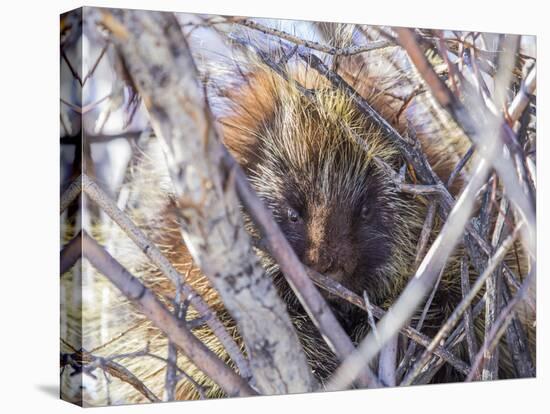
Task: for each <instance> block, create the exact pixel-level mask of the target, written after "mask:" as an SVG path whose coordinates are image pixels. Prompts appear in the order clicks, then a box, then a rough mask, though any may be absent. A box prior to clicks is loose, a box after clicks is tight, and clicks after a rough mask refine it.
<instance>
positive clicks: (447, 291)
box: [100, 58, 512, 402]
mask: <svg viewBox="0 0 550 414" xmlns="http://www.w3.org/2000/svg"><path fill="white" fill-rule="evenodd" d="M338 70H339V72H340V74H341V75H342V76H343V78H344V79H346V80H347V81H348V82H349V83H350V84H352V85H353V86H354V87H355V89H356V90H357V91H358V93H360V94H361V95H362V97H363V98H365V99H366V100H367V101H368V102H369V104H370V105H371V106H372V107H373V108H374V109H375V110H377V111H378V112H379V113H380V114H381V115H382V116H383V117H384V118H385V119H386V120H387V121H388V122H390V123H391V124H392V126H393V127H394V128H396V129H397V130H398V132H400V133H401V134H402V135H403V136H405V137H409V138H410V139H416V140H419V142H420V145H422V147H423V150H424V152H425V153H426V154H427V156H428V158H429V161H430V164H431V165H432V166H433V169H434V171H435V172H436V173H437V174H438V175H439V176H440V177H441V179H442V180H443V181H444V182H445V181H446V180H447V178H448V177H449V174H450V173H451V171H452V169H453V168H454V166H455V165H456V163H457V162H458V160H459V159H460V154H461V151H462V150H463V149H464V146H463V145H462V143H463V141H461V139H462V138H461V136H460V134H459V133H458V132H457V131H456V130H454V129H453V128H447V127H446V126H445V122H443V121H442V120H441V119H440V118H438V116H441V115H440V114H434V113H433V112H430V111H431V107H430V105H429V104H428V103H426V102H422V101H420V100H419V102H418V103H415V102H414V100H413V102H412V103H409V105H408V107H407V109H406V110H402V106H403V100H400V99H397V98H396V93H397V92H396V91H398V90H400V88H402V84H401V82H402V79H400V77H399V76H397V77H396V76H395V74H396V72H395V71H387V72H385V71H384V70H382V71H381V70H379V69H373V70H371V69H369V68H368V67H367V68H365V65H364V64H361V65H359V64H358V62H357V61H356V60H354V59H351V58H350V59H349V60H348V61H347V62H346V61H345V60H344V61H342V62H340V67H339V69H338ZM242 76H243V77H244V78H245V79H246V82H242V83H241V84H240V86H239V87H238V88H235V89H234V90H232V91H231V92H229V93H228V94H227V98H228V99H229V101H230V111H229V112H228V113H227V114H226V115H225V116H223V117H222V118H220V120H219V123H220V128H221V130H222V131H223V136H224V144H225V145H226V146H227V148H228V149H229V151H230V152H231V153H232V155H233V156H234V157H235V158H236V159H237V161H238V162H239V164H240V165H241V167H242V168H243V169H244V171H245V173H246V175H247V177H248V178H249V181H250V183H251V184H252V186H253V187H254V189H255V190H256V191H257V193H258V195H259V196H260V197H261V198H262V199H263V201H264V202H265V204H266V206H267V207H268V208H269V209H270V210H271V211H272V213H273V216H274V218H275V219H276V221H277V222H278V224H279V226H280V227H281V229H282V230H283V232H284V234H285V235H286V237H287V239H288V241H289V243H290V244H291V246H292V247H293V249H294V251H295V252H296V254H297V255H298V257H299V258H300V259H301V260H302V262H303V263H304V264H306V265H307V266H309V267H311V268H312V269H314V270H316V271H318V272H319V273H322V274H324V275H326V276H329V277H331V278H333V279H335V280H337V281H338V282H339V283H341V284H342V285H344V286H345V287H347V288H348V289H350V290H352V291H353V292H355V293H357V294H359V295H362V294H363V292H366V293H367V295H368V297H369V299H370V300H371V302H373V303H375V304H377V305H379V306H381V307H383V308H387V307H388V306H389V305H390V304H391V303H392V302H393V301H394V300H395V299H396V298H397V297H398V296H399V294H400V293H401V291H402V289H403V287H404V286H405V284H406V283H407V282H408V280H409V278H410V277H411V275H413V274H414V271H415V253H416V248H417V241H418V238H419V234H420V231H421V228H422V224H423V221H424V218H425V215H426V209H427V201H426V199H425V198H423V197H419V196H412V195H409V194H405V193H403V192H399V191H398V190H397V188H396V186H395V185H394V183H393V181H392V179H391V177H389V176H388V174H387V172H385V171H384V170H383V169H382V167H381V166H380V164H379V163H378V162H377V161H376V160H381V161H383V162H384V163H386V164H387V165H390V166H391V167H392V168H393V170H394V171H399V170H402V169H403V168H402V167H403V166H404V165H406V163H405V161H404V159H403V157H402V156H401V154H400V152H399V150H398V149H397V147H396V146H395V145H394V144H393V143H392V142H391V140H390V139H389V138H388V137H387V136H385V135H384V133H383V132H382V130H381V129H380V128H379V127H378V126H377V125H376V124H375V123H373V122H372V121H371V120H369V119H368V118H367V117H365V116H364V114H362V113H361V112H360V111H359V109H358V108H357V107H356V104H355V103H354V102H353V100H352V99H351V98H350V97H349V96H347V95H346V94H345V93H344V92H343V91H341V90H338V89H335V88H334V87H333V86H331V85H330V84H329V83H328V82H327V81H326V80H325V79H324V78H322V77H321V76H320V75H318V74H316V73H315V72H314V71H312V70H311V69H309V70H306V69H305V67H304V66H297V67H294V68H292V69H290V68H289V70H288V72H287V73H286V75H285V76H281V74H277V73H275V72H274V71H272V70H271V69H269V68H268V67H266V66H264V65H263V64H261V63H259V62H255V63H252V64H251V65H250V67H249V68H248V71H247V72H246V73H244V74H242ZM304 92H306V93H304ZM152 151H153V152H155V151H158V148H157V149H153V150H152ZM156 160H157V158H155V157H154V156H152V155H151V154H147V155H146V156H144V157H143V160H142V161H143V162H142V165H141V166H140V168H139V171H138V173H137V174H136V175H135V176H134V177H133V178H132V180H133V186H135V187H140V186H141V187H143V188H148V189H151V188H155V189H156V190H155V191H154V192H150V193H148V194H147V191H142V192H140V193H139V195H138V196H137V197H136V199H135V200H130V202H129V204H130V205H131V207H130V208H129V209H128V210H129V213H130V214H131V215H132V218H133V219H134V220H135V221H136V222H137V223H138V224H139V225H140V227H142V229H144V230H145V231H146V233H147V234H148V235H149V236H150V237H151V238H152V239H153V240H154V241H155V243H156V244H157V245H158V246H159V247H160V248H161V250H162V251H163V252H164V253H165V255H166V256H167V257H168V259H169V260H170V261H171V262H172V263H173V264H174V266H175V267H176V268H177V269H178V270H179V271H180V272H181V273H182V274H184V275H185V277H186V281H187V282H188V283H190V284H191V285H192V286H193V287H194V288H195V290H196V291H197V292H198V293H199V294H200V295H201V296H203V297H204V298H205V299H206V301H207V302H208V303H209V304H210V306H211V307H212V309H213V310H214V311H215V312H216V313H217V315H218V317H219V318H220V319H221V320H222V321H223V322H224V324H225V325H226V326H227V329H228V331H229V332H230V333H231V334H232V335H233V337H234V338H235V339H236V340H237V342H238V343H239V344H240V345H241V346H243V345H242V341H241V340H240V338H239V333H238V330H237V328H236V326H235V323H234V322H233V321H232V319H231V316H230V315H229V314H228V312H227V311H226V310H225V309H224V307H223V303H222V302H221V300H220V298H219V297H218V295H217V293H216V291H215V290H214V289H213V288H212V287H211V286H210V283H209V282H208V280H207V278H206V277H205V276H204V275H202V274H201V272H200V270H199V269H197V268H196V267H194V266H193V263H192V258H191V256H190V254H189V252H188V251H187V249H186V248H185V246H184V244H183V242H182V240H181V235H180V231H179V226H178V223H177V219H176V214H175V212H174V208H173V206H172V205H171V201H170V197H169V194H170V193H171V189H170V187H169V185H168V184H166V183H168V182H169V180H167V179H165V178H166V177H165V176H166V175H167V174H166V171H163V167H162V166H159V165H158V163H157V161H156ZM152 170H155V171H156V173H155V174H150V171H152ZM457 182H458V183H459V182H460V179H459V180H458V181H457ZM163 186H165V187H163ZM144 194H146V195H145V196H144ZM132 203H134V204H132ZM147 211H148V212H154V213H153V214H151V213H144V212H147ZM159 212H160V213H159ZM247 226H248V228H249V230H250V233H251V234H252V235H253V236H257V234H256V231H255V228H254V225H253V224H252V223H251V222H250V220H247ZM437 226H438V224H437V223H436V226H435V227H436V229H437ZM113 231H117V230H113ZM126 248H127V249H128V251H127V252H126V250H125V249H126ZM118 249H119V252H120V253H121V254H120V255H119V256H120V257H123V258H124V257H127V258H128V259H127V261H126V262H124V259H123V264H124V265H125V266H126V267H128V268H129V269H130V270H131V271H133V272H134V274H137V275H140V276H142V279H143V280H144V282H145V283H146V284H147V286H148V287H149V288H151V289H152V290H153V291H154V292H155V293H156V294H157V295H159V297H160V298H162V299H164V300H165V302H166V304H167V306H169V307H171V303H170V299H171V298H173V297H174V288H173V285H172V284H171V282H169V281H168V280H167V279H166V277H165V276H163V275H162V274H161V273H159V272H158V270H156V269H155V268H153V267H152V265H148V264H147V261H146V260H142V261H136V260H135V257H136V254H137V253H136V252H135V251H134V250H135V249H134V247H133V246H131V243H130V242H128V246H126V247H125V246H118ZM125 252H126V253H127V254H125ZM258 254H259V255H260V256H261V257H262V261H263V264H264V267H265V269H266V272H267V274H268V275H270V276H271V277H272V278H273V280H274V282H275V284H276V286H277V288H278V290H279V293H280V295H281V297H282V298H283V299H284V301H285V303H286V304H287V308H288V311H289V314H290V315H291V318H292V321H293V323H294V326H295V328H296V330H297V332H298V336H299V338H300V341H301V344H302V346H303V349H304V351H305V353H306V355H307V358H308V362H309V364H310V366H311V369H312V372H313V373H314V375H315V376H316V378H317V379H318V380H320V381H321V382H323V381H324V380H325V379H326V378H327V377H328V376H330V374H331V373H333V372H334V370H335V369H336V367H337V366H338V364H339V361H338V360H337V358H336V357H335V355H334V354H333V353H332V351H331V350H330V349H329V348H328V346H327V345H326V343H325V342H324V340H323V339H322V338H321V336H320V334H319V333H318V331H317V329H316V328H315V326H314V325H313V323H312V322H311V320H310V319H309V317H308V316H307V314H306V312H305V311H304V309H303V308H302V306H301V305H300V303H299V302H298V300H297V298H296V296H295V295H294V293H293V292H292V290H291V289H290V287H289V286H288V284H287V282H286V281H285V279H284V277H283V276H282V274H281V272H280V270H279V268H278V266H277V264H276V263H275V262H274V261H273V260H272V259H271V258H270V257H269V256H268V255H267V254H265V253H263V252H261V251H258ZM136 263H138V264H136ZM457 275H459V271H458V262H457V261H456V260H455V261H453V260H451V261H450V264H449V265H448V266H447V269H446V272H445V273H444V274H443V277H442V279H441V282H440V286H439V288H438V291H437V294H436V296H435V298H434V302H433V304H432V306H431V311H430V313H429V314H428V317H427V321H426V323H425V328H424V332H426V333H428V334H430V333H432V334H433V333H435V332H436V331H437V328H438V326H440V324H441V323H442V321H444V320H445V319H446V318H447V317H448V315H449V314H450V313H451V312H452V310H453V309H454V306H455V305H456V304H457V303H458V301H459V300H460V298H461V291H460V279H459V276H457ZM104 289H112V287H110V286H108V283H106V284H105V286H104ZM322 293H323V295H324V296H325V298H326V299H327V300H328V301H329V304H330V305H331V307H332V309H333V310H334V312H335V314H336V316H337V318H338V320H339V321H340V323H341V324H342V326H343V328H344V329H345V331H346V332H347V333H348V334H349V336H350V337H351V338H352V340H353V341H354V342H355V343H358V342H359V341H360V340H361V339H362V338H363V337H364V336H365V335H366V333H367V332H368V330H369V325H368V322H367V315H366V313H364V312H363V311H362V310H360V309H358V308H356V307H353V306H352V305H350V304H349V303H347V302H345V301H343V300H342V299H339V298H337V297H335V296H332V295H330V294H327V293H326V292H322ZM121 306H122V305H121ZM194 316H195V314H194V311H193V309H192V308H190V309H189V318H192V317H194ZM478 319H480V320H481V318H478ZM119 322H120V323H121V325H124V326H125V329H120V332H121V333H122V335H120V337H118V338H114V339H112V340H110V341H107V342H108V344H107V345H106V346H105V347H103V348H102V349H101V350H100V352H105V355H114V354H120V353H129V352H135V351H137V350H139V349H142V348H143V347H144V346H145V344H146V343H148V350H149V351H150V353H152V354H155V355H159V356H163V357H164V358H166V353H167V348H168V343H167V340H166V338H165V336H164V335H163V334H162V333H161V332H160V331H159V330H158V329H156V328H155V327H154V326H152V325H151V324H150V322H148V321H147V320H146V319H145V318H144V317H142V316H141V315H139V314H133V315H132V316H129V317H127V318H126V320H124V321H118V322H116V321H111V323H119ZM478 325H479V323H478ZM480 326H481V325H480ZM479 329H482V326H481V327H480V328H479ZM194 332H195V333H196V334H197V336H198V337H199V339H201V340H202V341H203V342H204V343H205V344H207V345H208V346H209V347H210V348H211V349H212V350H214V351H215V352H216V353H217V354H218V355H219V356H220V357H222V358H223V359H224V360H226V361H228V363H230V364H232V362H231V361H230V359H229V357H228V355H227V353H226V351H225V350H224V348H223V346H222V345H221V343H220V342H219V340H218V339H217V338H216V337H215V336H214V335H213V334H212V332H211V331H210V330H209V329H208V328H207V327H200V328H197V329H195V330H194ZM243 348H244V346H243ZM243 351H244V349H243ZM502 359H503V360H504V362H503V369H502V375H503V376H504V377H506V376H511V375H512V374H511V370H512V368H511V365H510V362H509V361H506V355H505V356H504V357H503V358H502ZM120 362H121V363H122V364H123V365H124V366H126V367H128V369H130V371H132V372H133V373H134V374H135V375H136V376H138V377H139V378H140V379H143V382H144V384H146V385H147V386H148V387H149V388H150V389H151V390H152V391H153V392H154V393H156V394H157V395H158V396H162V395H163V389H164V384H165V371H166V363H165V362H164V361H162V360H159V359H153V358H148V357H143V358H142V359H137V358H127V359H122V360H121V361H120ZM178 364H179V366H180V368H182V369H183V371H185V373H186V375H188V376H189V377H190V378H193V381H195V382H196V383H197V384H199V385H201V386H205V392H206V396H207V397H219V396H223V392H222V391H221V390H220V389H219V388H218V387H217V386H216V385H215V384H213V383H212V381H211V380H209V379H208V378H206V377H205V376H204V375H203V374H201V372H200V371H199V370H198V369H196V367H194V366H193V365H192V363H190V362H189V361H188V360H187V359H186V358H185V356H184V355H182V354H179V356H178ZM459 379H461V376H460V374H458V373H456V372H454V371H453V370H452V369H448V370H441V372H440V373H439V374H438V376H436V377H435V378H434V380H433V381H437V382H445V381H454V380H459ZM110 393H111V395H110V397H111V398H113V399H115V402H116V401H120V402H138V401H143V400H144V397H143V395H141V394H140V393H138V392H136V391H135V390H134V389H133V388H132V387H130V386H129V385H128V384H118V385H116V386H114V385H112V386H111V390H110ZM199 396H200V394H199V392H198V388H197V386H196V384H193V382H192V381H190V380H185V379H183V380H181V381H180V382H179V384H178V386H177V388H176V399H194V398H198V397H199Z"/></svg>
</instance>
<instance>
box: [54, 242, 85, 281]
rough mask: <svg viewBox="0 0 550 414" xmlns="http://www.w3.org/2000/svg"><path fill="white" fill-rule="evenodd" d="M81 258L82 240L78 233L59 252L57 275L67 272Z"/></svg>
mask: <svg viewBox="0 0 550 414" xmlns="http://www.w3.org/2000/svg"><path fill="white" fill-rule="evenodd" d="M81 257H82V240H81V234H80V232H79V233H78V234H77V235H76V236H75V237H74V238H72V239H71V240H70V241H69V242H68V243H67V244H66V245H65V246H63V249H62V250H61V252H60V265H59V268H60V269H59V274H60V275H62V274H63V273H65V272H67V271H68V270H69V269H70V268H71V267H73V265H74V264H75V263H76V262H77V260H78V259H80V258H81Z"/></svg>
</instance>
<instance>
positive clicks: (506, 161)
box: [394, 28, 536, 257]
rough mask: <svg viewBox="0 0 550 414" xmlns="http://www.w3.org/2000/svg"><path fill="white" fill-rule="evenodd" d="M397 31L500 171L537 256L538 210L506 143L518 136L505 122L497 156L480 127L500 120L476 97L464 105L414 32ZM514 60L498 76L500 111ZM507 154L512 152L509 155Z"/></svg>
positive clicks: (526, 238)
mask: <svg viewBox="0 0 550 414" xmlns="http://www.w3.org/2000/svg"><path fill="white" fill-rule="evenodd" d="M394 30H395V32H396V33H397V34H398V38H399V42H400V43H401V45H402V46H403V48H404V49H405V50H406V51H407V53H408V54H409V57H410V59H411V61H412V62H413V64H414V65H415V66H416V68H417V70H418V72H419V73H420V75H421V76H422V77H423V78H424V80H425V82H426V83H427V84H428V86H429V87H430V89H431V91H432V94H433V96H434V98H435V99H436V100H437V101H438V103H439V104H440V105H441V106H442V107H443V108H444V109H445V110H447V112H448V113H449V114H450V115H451V116H452V117H453V119H454V120H455V121H456V123H457V125H458V126H459V127H460V128H461V129H462V130H463V131H464V132H465V133H466V135H467V136H468V137H469V138H470V139H471V140H472V142H473V143H474V144H475V145H476V149H477V150H478V152H479V154H480V155H481V156H482V157H484V158H485V159H489V160H491V163H492V166H493V167H494V168H495V170H496V171H497V173H498V175H499V177H500V178H501V179H502V182H503V184H504V187H505V188H506V190H507V192H508V194H509V199H510V200H511V201H512V203H513V205H514V207H515V209H516V210H517V211H518V213H519V215H520V216H521V217H522V219H523V220H524V221H525V223H526V225H525V227H524V229H523V234H522V238H523V240H524V244H525V248H526V249H527V251H528V252H529V254H530V255H532V256H533V257H535V255H536V247H535V246H536V237H535V223H536V218H535V210H534V206H533V203H532V201H531V199H530V198H529V197H527V196H526V193H525V191H524V189H523V184H522V182H521V180H520V178H519V177H518V175H517V173H516V167H515V165H514V163H513V161H512V159H511V157H510V155H509V152H510V148H508V146H507V145H506V144H505V142H506V141H505V138H504V137H505V136H506V135H507V134H508V135H514V133H513V131H511V129H510V126H509V125H508V124H507V123H505V122H500V123H499V124H500V125H498V126H497V128H498V129H497V131H498V134H496V136H495V138H494V141H496V142H499V143H500V144H501V145H502V146H501V148H499V151H501V152H502V154H499V156H497V157H495V156H494V155H493V152H494V142H491V141H489V140H488V138H487V136H486V135H485V129H486V128H479V125H485V124H487V123H490V124H493V123H495V122H497V121H495V120H493V119H492V118H493V117H494V115H493V114H491V113H490V111H489V110H485V111H483V108H484V105H483V104H481V103H479V102H477V101H476V100H475V97H474V96H473V95H471V96H470V95H468V96H467V98H468V99H469V100H471V101H473V102H470V105H468V106H466V105H463V104H462V103H461V102H460V101H459V100H458V99H457V98H456V97H455V96H454V95H453V93H452V92H451V91H450V90H449V88H448V87H447V85H446V84H445V83H444V82H443V81H442V80H441V79H440V78H439V76H438V75H437V74H436V73H435V71H434V70H433V68H432V66H431V65H430V63H429V62H428V60H427V58H426V56H425V55H424V53H423V52H422V49H421V48H420V46H419V45H418V43H417V42H416V40H415V35H414V34H413V32H412V31H411V30H410V29H406V28H395V29H394ZM508 43H509V44H508V46H509V47H508V48H505V50H506V51H509V49H510V48H511V47H512V41H510V42H508ZM510 55H512V56H510ZM512 59H513V52H512V53H505V54H504V60H505V62H504V65H503V66H504V68H503V69H504V70H502V71H500V72H499V73H497V77H498V76H500V79H497V80H496V82H497V85H498V87H499V88H500V89H497V90H496V91H495V101H496V102H495V105H496V107H497V108H499V109H500V108H504V104H505V102H504V96H505V93H504V89H505V88H507V87H508V83H509V82H507V81H503V80H504V77H508V78H509V77H510V74H511V70H510V68H509V66H510V64H511V62H510V60H512ZM468 107H472V108H476V113H475V114H474V113H472V110H471V109H468ZM506 151H507V152H508V153H506Z"/></svg>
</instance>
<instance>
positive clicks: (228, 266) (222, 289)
mask: <svg viewBox="0 0 550 414" xmlns="http://www.w3.org/2000/svg"><path fill="white" fill-rule="evenodd" d="M102 23H103V25H104V26H106V27H107V28H108V29H109V30H110V32H111V35H112V37H113V40H114V43H115V45H116V48H117V51H118V53H119V54H120V57H121V59H122V60H123V62H124V64H125V66H126V68H127V71H128V73H129V75H130V77H131V78H132V81H133V84H134V85H135V86H136V88H137V91H138V93H139V95H140V96H141V98H142V99H143V102H144V104H145V107H146V108H147V111H148V114H149V119H150V121H151V124H152V127H153V130H154V131H155V134H156V136H157V137H158V138H159V139H160V140H161V142H162V144H163V150H164V155H165V158H166V161H167V167H168V171H169V174H170V177H171V179H172V184H173V185H174V190H175V193H176V203H177V206H178V213H179V219H180V220H179V221H180V225H181V229H182V234H183V238H184V241H185V244H186V246H187V247H188V249H189V251H190V253H191V255H192V256H193V259H194V261H195V263H197V265H198V266H199V267H200V268H201V271H202V272H203V273H204V274H205V275H207V276H208V278H209V279H210V281H211V282H212V284H213V285H214V286H215V287H216V289H217V291H218V292H219V293H220V296H221V298H222V300H223V302H224V305H225V307H226V309H227V310H228V311H229V312H230V313H231V315H232V317H233V318H234V320H235V321H236V322H237V324H238V327H239V331H240V333H241V334H242V336H243V338H244V341H245V344H246V346H247V350H248V351H249V356H250V365H251V370H252V373H253V376H254V379H255V381H256V382H255V384H256V385H257V387H258V388H259V389H260V390H261V391H262V392H264V393H266V394H283V393H284V394H286V393H293V392H307V391H311V390H313V388H314V386H315V382H314V380H313V377H312V375H311V372H310V370H309V368H308V365H307V361H306V358H305V355H304V353H303V352H302V349H301V346H300V343H299V340H298V336H297V334H296V332H295V331H294V329H293V326H292V322H291V321H290V318H289V316H288V313H287V312H286V308H285V306H284V304H283V302H282V300H281V299H280V298H279V297H278V295H277V292H276V289H275V287H274V285H273V283H272V281H271V280H270V279H269V278H267V277H265V274H264V269H263V267H262V265H261V263H260V261H259V259H258V257H257V256H256V254H255V252H254V250H253V248H252V244H251V241H250V236H249V235H248V233H247V232H246V230H245V228H244V223H243V218H242V215H241V211H240V206H239V203H238V198H237V194H236V191H235V185H234V182H235V177H236V176H237V175H238V172H237V171H240V170H236V169H235V170H227V169H224V168H221V167H222V159H223V157H224V156H223V154H224V153H223V146H222V144H221V139H220V138H219V136H218V131H217V130H216V128H215V126H214V123H213V117H212V115H211V112H210V109H209V106H208V102H207V101H206V98H205V94H204V91H203V87H202V85H201V84H200V82H199V77H198V72H197V69H196V66H195V62H194V61H193V57H192V55H191V53H190V50H189V47H188V44H187V40H186V38H185V36H184V35H183V33H182V31H181V28H180V26H179V24H178V22H177V19H176V18H175V17H174V15H173V14H171V13H159V12H141V11H130V10H121V11H120V12H116V17H115V15H114V14H112V13H111V12H108V11H103V12H102ZM316 293H317V294H318V295H319V293H318V292H316ZM319 296H320V295H319ZM308 308H310V309H311V307H310V306H309V307H308ZM327 309H328V308H327ZM315 310H316V309H315V308H314V311H315ZM311 314H312V315H314V317H315V316H317V314H316V313H315V312H312V313H311ZM333 318H334V316H333ZM333 320H334V321H335V322H336V319H335V318H334V319H333ZM267 321H269V323H266V322H267ZM323 328H324V329H323V333H325V329H326V327H324V326H323ZM331 328H332V326H331ZM328 335H330V334H328ZM348 341H349V339H348ZM350 343H351V341H350Z"/></svg>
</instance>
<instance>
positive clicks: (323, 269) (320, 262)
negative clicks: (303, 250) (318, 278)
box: [305, 249, 334, 274]
mask: <svg viewBox="0 0 550 414" xmlns="http://www.w3.org/2000/svg"><path fill="white" fill-rule="evenodd" d="M305 264H306V265H307V266H308V267H311V268H312V269H313V270H315V271H317V272H319V273H322V274H326V273H328V272H330V271H331V270H332V268H333V264H334V259H333V258H332V256H331V255H329V254H327V253H326V252H325V251H324V250H321V251H319V249H310V250H309V251H308V252H307V255H306V260H305Z"/></svg>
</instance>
